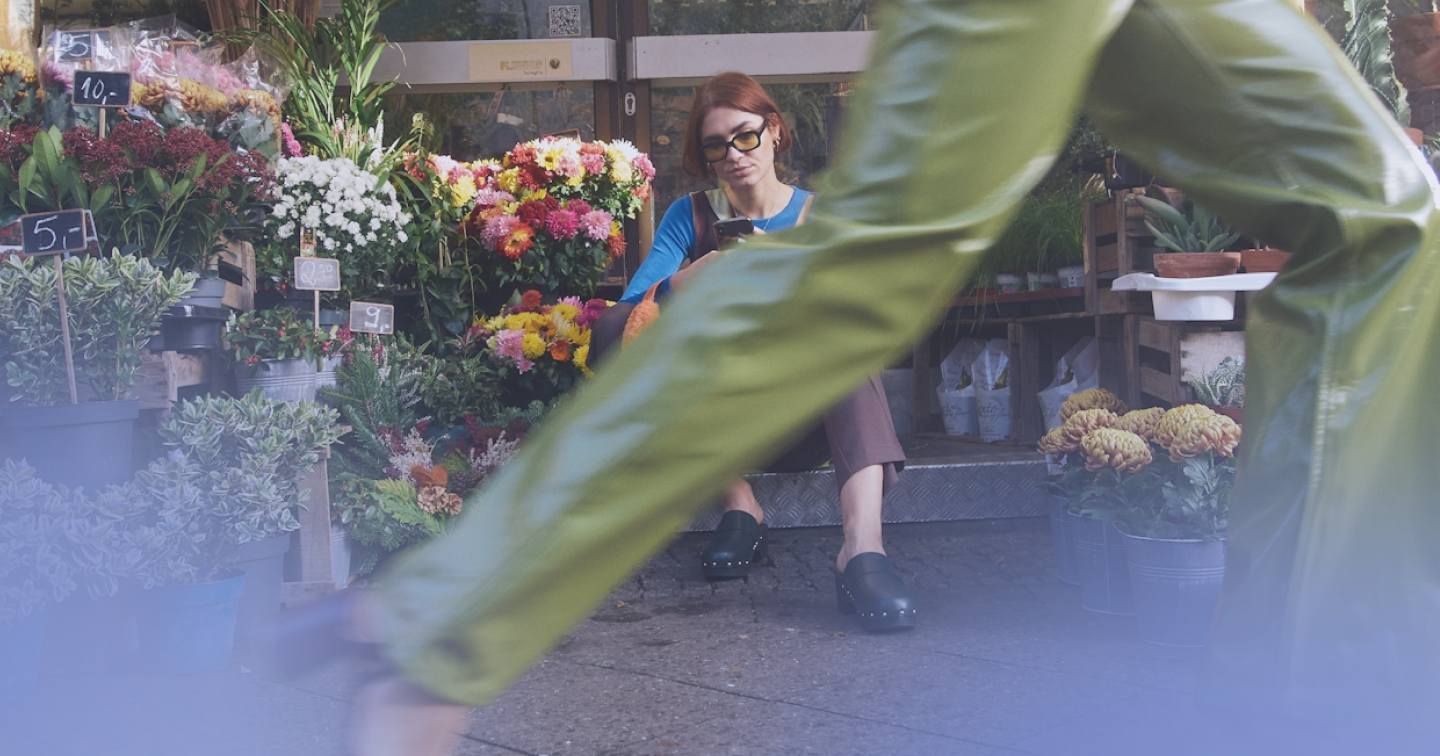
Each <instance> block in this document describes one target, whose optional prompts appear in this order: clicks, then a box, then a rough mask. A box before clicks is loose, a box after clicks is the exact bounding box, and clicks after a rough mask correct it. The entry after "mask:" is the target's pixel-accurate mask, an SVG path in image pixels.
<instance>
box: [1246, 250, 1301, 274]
mask: <svg viewBox="0 0 1440 756" xmlns="http://www.w3.org/2000/svg"><path fill="white" fill-rule="evenodd" d="M1290 254H1291V253H1289V252H1286V251H1284V250H1280V249H1271V248H1270V247H1266V248H1264V249H1245V250H1241V251H1240V265H1241V267H1243V268H1245V272H1246V273H1279V272H1280V268H1282V267H1284V265H1285V261H1286V260H1289V259H1290Z"/></svg>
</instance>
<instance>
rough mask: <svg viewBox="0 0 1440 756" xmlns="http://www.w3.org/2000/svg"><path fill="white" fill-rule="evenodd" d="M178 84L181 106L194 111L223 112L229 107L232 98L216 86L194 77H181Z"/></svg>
mask: <svg viewBox="0 0 1440 756" xmlns="http://www.w3.org/2000/svg"><path fill="white" fill-rule="evenodd" d="M177 85H178V86H179V89H180V105H181V107H183V108H185V109H186V110H188V111H190V112H192V113H223V112H226V111H227V110H228V109H229V106H230V100H229V99H228V98H226V97H225V94H224V93H223V92H221V91H220V90H218V89H216V88H214V87H211V86H207V85H205V84H201V83H200V82H198V81H195V80H194V79H180V80H179V81H178V82H177Z"/></svg>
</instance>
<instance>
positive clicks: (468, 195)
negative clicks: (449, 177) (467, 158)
mask: <svg viewBox="0 0 1440 756" xmlns="http://www.w3.org/2000/svg"><path fill="white" fill-rule="evenodd" d="M477 191H479V189H478V188H477V187H476V186H475V177H474V176H471V175H470V174H468V173H467V174H464V175H462V176H461V177H460V178H459V179H457V180H456V181H455V183H453V184H451V185H450V201H451V202H452V203H454V205H455V207H464V206H465V205H467V204H469V203H470V200H472V199H474V198H475V192H477Z"/></svg>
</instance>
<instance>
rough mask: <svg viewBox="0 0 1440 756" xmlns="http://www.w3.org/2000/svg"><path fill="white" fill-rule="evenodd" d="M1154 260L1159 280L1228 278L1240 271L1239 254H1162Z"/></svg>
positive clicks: (1157, 255) (1155, 256)
mask: <svg viewBox="0 0 1440 756" xmlns="http://www.w3.org/2000/svg"><path fill="white" fill-rule="evenodd" d="M1154 259H1155V275H1157V276H1160V277H1161V278H1208V277H1210V276H1228V275H1230V274H1231V273H1234V272H1235V271H1237V270H1239V269H1240V253H1239V252H1162V253H1157V254H1156V255H1154Z"/></svg>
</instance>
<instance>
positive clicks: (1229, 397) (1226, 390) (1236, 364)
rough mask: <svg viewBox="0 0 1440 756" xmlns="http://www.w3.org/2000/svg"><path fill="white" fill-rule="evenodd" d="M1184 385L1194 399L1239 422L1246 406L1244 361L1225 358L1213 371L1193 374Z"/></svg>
mask: <svg viewBox="0 0 1440 756" xmlns="http://www.w3.org/2000/svg"><path fill="white" fill-rule="evenodd" d="M1185 383H1186V385H1188V386H1189V387H1190V390H1191V391H1193V392H1195V400H1196V401H1198V402H1200V403H1201V404H1204V405H1205V406H1207V407H1209V408H1210V409H1212V410H1215V411H1216V412H1218V413H1220V414H1222V415H1225V416H1226V417H1228V418H1230V419H1231V420H1234V421H1235V422H1237V423H1238V422H1240V418H1241V408H1242V407H1244V406H1245V358H1244V357H1226V358H1225V359H1223V360H1221V361H1220V364H1219V365H1217V366H1216V367H1215V369H1214V370H1211V371H1208V372H1205V373H1191V374H1189V375H1186V376H1185Z"/></svg>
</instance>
